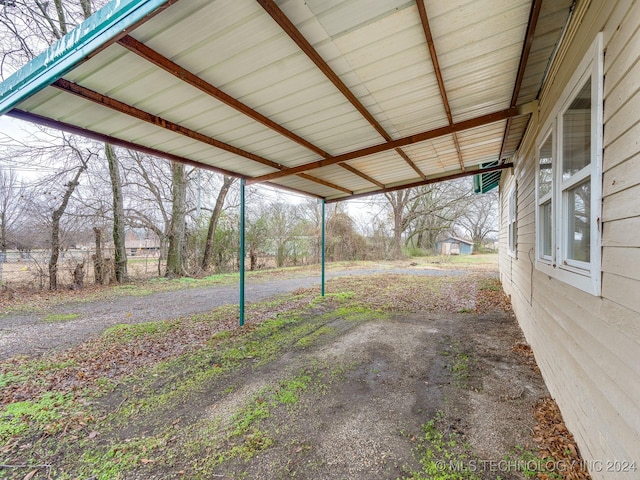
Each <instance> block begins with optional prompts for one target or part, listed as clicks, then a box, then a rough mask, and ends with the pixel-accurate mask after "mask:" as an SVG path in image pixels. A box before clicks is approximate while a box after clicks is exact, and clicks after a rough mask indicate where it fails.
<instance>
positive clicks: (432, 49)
mask: <svg viewBox="0 0 640 480" xmlns="http://www.w3.org/2000/svg"><path fill="white" fill-rule="evenodd" d="M416 6H417V7H418V13H419V14H420V21H421V22H422V30H423V31H424V36H425V39H426V41H427V47H428V48H429V56H430V57H431V63H432V64H433V71H434V73H435V75H436V80H437V81H438V88H439V89H440V96H441V97H442V105H443V106H444V111H445V113H446V114H447V120H448V121H449V125H453V115H452V114H451V105H449V97H448V96H447V90H446V88H445V87H444V79H443V78H442V70H441V69H440V62H439V61H438V53H437V52H436V46H435V43H434V41H433V35H432V34H431V27H430V26H429V17H428V16H427V8H426V7H425V6H424V0H416ZM511 106H512V107H513V106H515V105H511ZM451 137H452V138H453V144H454V146H455V148H456V153H457V154H458V163H460V169H461V170H462V171H463V172H464V171H465V167H464V160H463V159H462V150H461V149H460V142H459V141H458V135H457V134H456V133H455V132H453V133H452V134H451ZM423 180H424V179H423Z"/></svg>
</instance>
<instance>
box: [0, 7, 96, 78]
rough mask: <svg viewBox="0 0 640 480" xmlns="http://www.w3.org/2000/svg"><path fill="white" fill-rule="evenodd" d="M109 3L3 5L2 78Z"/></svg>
mask: <svg viewBox="0 0 640 480" xmlns="http://www.w3.org/2000/svg"><path fill="white" fill-rule="evenodd" d="M106 2H107V0H54V1H53V2H51V1H44V0H11V1H4V2H2V3H0V27H1V28H0V52H2V53H1V55H2V58H1V59H0V76H2V78H5V77H6V76H7V75H8V74H11V73H12V72H13V71H14V70H16V69H17V68H18V67H20V66H22V65H24V64H25V63H27V62H28V61H29V60H31V59H32V58H34V57H35V56H36V55H37V54H38V53H40V52H42V51H43V50H44V49H45V48H46V47H47V46H48V45H50V44H51V43H53V42H54V41H56V40H59V39H60V38H62V37H63V36H64V35H66V34H67V33H68V32H69V31H71V30H72V29H73V28H74V27H75V26H76V25H78V24H79V23H80V22H82V21H83V20H85V19H86V18H87V17H89V15H91V13H92V12H93V11H94V10H95V9H97V8H100V7H101V6H103V5H104V4H105V3H106Z"/></svg>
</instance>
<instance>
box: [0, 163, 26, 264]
mask: <svg viewBox="0 0 640 480" xmlns="http://www.w3.org/2000/svg"><path fill="white" fill-rule="evenodd" d="M26 195H27V189H26V186H25V184H24V182H22V181H20V179H19V178H18V176H17V175H16V172H15V171H14V170H6V169H2V168H0V262H2V261H3V260H6V255H7V248H8V245H9V235H10V233H11V231H12V230H13V228H14V227H15V226H16V224H17V222H18V220H19V218H20V215H21V214H22V212H23V210H24V206H25V203H26Z"/></svg>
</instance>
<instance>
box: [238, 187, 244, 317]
mask: <svg viewBox="0 0 640 480" xmlns="http://www.w3.org/2000/svg"><path fill="white" fill-rule="evenodd" d="M244 183H245V182H244V178H241V179H240V264H239V268H240V326H241V327H242V326H243V325H244V255H245V251H244V229H245V225H244V187H245V185H244Z"/></svg>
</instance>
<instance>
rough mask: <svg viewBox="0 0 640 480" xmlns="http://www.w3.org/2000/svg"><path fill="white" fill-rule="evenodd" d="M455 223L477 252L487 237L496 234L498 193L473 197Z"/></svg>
mask: <svg viewBox="0 0 640 480" xmlns="http://www.w3.org/2000/svg"><path fill="white" fill-rule="evenodd" d="M456 223H457V224H458V225H459V226H460V227H462V229H463V230H464V231H465V233H466V234H467V235H468V236H469V238H470V239H471V240H472V241H473V245H474V248H475V249H476V251H478V250H479V249H480V248H482V245H483V243H484V242H485V239H486V238H487V237H488V236H489V235H491V234H492V233H497V232H498V192H497V191H493V192H489V193H484V194H479V195H474V196H473V197H472V199H471V201H470V202H469V204H468V205H467V208H465V210H464V211H463V212H462V215H461V216H460V217H459V218H458V220H457V222H456Z"/></svg>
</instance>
